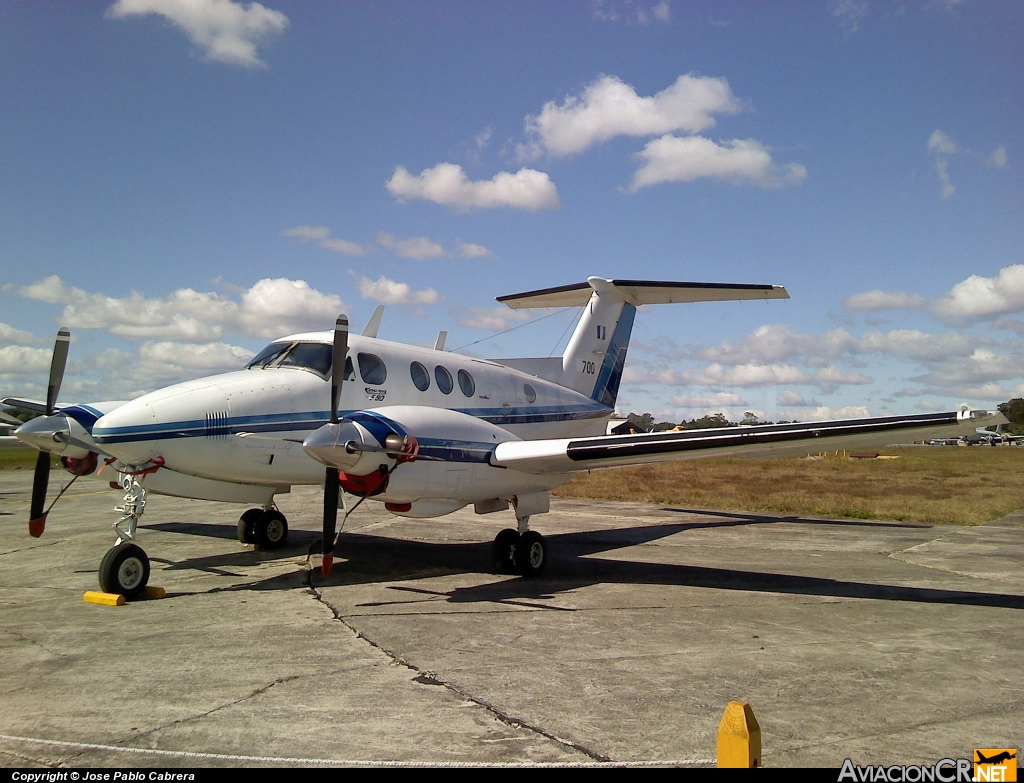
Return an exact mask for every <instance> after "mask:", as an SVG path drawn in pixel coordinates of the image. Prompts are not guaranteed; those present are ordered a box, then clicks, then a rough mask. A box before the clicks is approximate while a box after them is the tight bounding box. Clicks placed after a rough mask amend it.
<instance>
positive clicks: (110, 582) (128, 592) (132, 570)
mask: <svg viewBox="0 0 1024 783" xmlns="http://www.w3.org/2000/svg"><path fill="white" fill-rule="evenodd" d="M99 576H100V589H101V590H102V591H103V592H104V593H115V594H118V593H119V594H120V595H123V596H124V597H125V598H135V597H137V596H139V595H142V592H143V591H144V590H145V589H146V585H147V584H149V558H148V557H147V556H146V553H145V552H144V551H143V550H142V547H140V546H138V545H137V544H118V545H117V546H115V547H114V548H113V549H111V550H110V551H108V552H107V554H105V555H104V556H103V562H101V563H100V574H99Z"/></svg>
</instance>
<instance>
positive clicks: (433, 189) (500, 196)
mask: <svg viewBox="0 0 1024 783" xmlns="http://www.w3.org/2000/svg"><path fill="white" fill-rule="evenodd" d="M385 187H386V188H387V189H388V192H389V193H390V194H391V195H392V196H394V197H395V198H397V199H424V200H425V201H433V202H434V203H435V204H442V205H444V206H447V207H452V208H453V209H455V210H456V211H460V212H465V211H468V210H470V209H495V208H498V207H508V208H511V209H525V210H527V211H530V212H535V211H537V210H539V209H557V208H558V207H560V206H561V205H562V202H561V201H559V198H558V190H557V189H556V188H555V183H554V182H552V181H551V178H550V177H549V176H548V175H547V174H546V173H544V172H543V171H537V170H535V169H528V168H523V169H520V170H519V171H517V172H516V173H515V174H512V173H510V172H508V171H502V172H499V173H498V174H495V175H494V177H492V178H491V179H489V180H478V181H475V182H474V181H472V180H470V179H469V177H468V176H466V172H465V171H463V169H462V166H460V165H458V164H456V163H438V164H437V165H436V166H434V167H433V168H431V169H425V170H424V171H422V172H421V173H420V174H419V175H416V176H414V175H412V174H410V173H409V172H408V170H406V169H405V168H404V167H403V166H398V167H397V168H396V169H395V173H394V174H392V175H391V179H389V180H388V181H387V182H386V183H385Z"/></svg>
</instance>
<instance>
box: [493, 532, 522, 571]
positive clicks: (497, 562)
mask: <svg viewBox="0 0 1024 783" xmlns="http://www.w3.org/2000/svg"><path fill="white" fill-rule="evenodd" d="M518 543H519V533H517V532H516V531H515V530H513V529H512V528H505V529H504V530H502V531H501V532H500V533H498V535H496V536H495V537H494V543H493V544H491V561H492V562H493V563H494V571H495V573H498V574H514V573H516V564H515V560H513V559H512V551H513V549H514V548H515V547H516V545H517V544H518Z"/></svg>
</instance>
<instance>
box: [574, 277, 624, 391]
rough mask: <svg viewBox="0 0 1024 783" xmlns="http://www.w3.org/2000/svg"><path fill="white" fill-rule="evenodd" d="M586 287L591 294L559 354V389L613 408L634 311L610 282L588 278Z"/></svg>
mask: <svg viewBox="0 0 1024 783" xmlns="http://www.w3.org/2000/svg"><path fill="white" fill-rule="evenodd" d="M587 283H588V284H589V285H590V287H591V288H592V289H593V293H592V294H591V296H590V301H589V302H587V304H586V305H585V306H584V308H583V314H582V315H581V316H580V322H579V324H577V326H576V331H574V332H573V335H572V338H571V339H570V340H569V344H568V345H567V346H566V348H565V353H563V354H562V373H563V380H562V385H564V386H568V387H569V388H570V389H574V390H575V391H578V392H580V393H581V394H585V395H587V396H588V397H590V398H591V399H593V400H597V401H598V402H600V403H601V404H603V405H607V406H608V407H609V408H614V407H615V398H616V397H617V396H618V394H619V382H620V381H621V379H622V368H623V367H624V366H625V364H626V349H627V348H628V346H629V337H630V334H631V332H632V331H633V318H634V316H635V315H636V308H635V307H634V306H633V305H631V304H629V303H628V302H626V301H625V298H624V297H623V296H622V294H621V292H620V291H618V290H617V289H616V288H615V285H614V284H613V283H612V281H611V280H605V279H604V278H601V277H591V278H588V279H587Z"/></svg>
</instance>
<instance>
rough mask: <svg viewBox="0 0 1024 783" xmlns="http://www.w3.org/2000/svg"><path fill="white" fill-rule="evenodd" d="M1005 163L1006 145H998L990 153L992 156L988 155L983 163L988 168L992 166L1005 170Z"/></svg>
mask: <svg viewBox="0 0 1024 783" xmlns="http://www.w3.org/2000/svg"><path fill="white" fill-rule="evenodd" d="M1006 161H1007V158H1006V145H1005V144H1000V145H999V146H998V147H996V148H995V149H994V150H993V151H992V154H991V155H989V156H988V158H986V160H985V162H986V163H988V165H989V166H992V167H993V168H997V169H1002V168H1005V167H1006Z"/></svg>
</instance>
